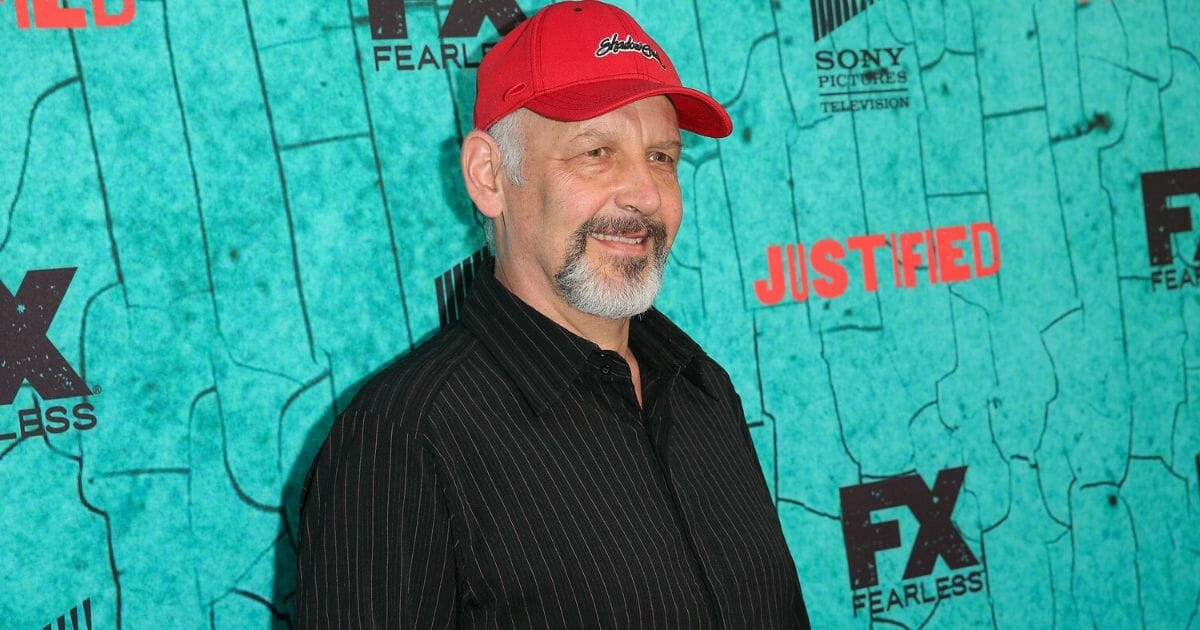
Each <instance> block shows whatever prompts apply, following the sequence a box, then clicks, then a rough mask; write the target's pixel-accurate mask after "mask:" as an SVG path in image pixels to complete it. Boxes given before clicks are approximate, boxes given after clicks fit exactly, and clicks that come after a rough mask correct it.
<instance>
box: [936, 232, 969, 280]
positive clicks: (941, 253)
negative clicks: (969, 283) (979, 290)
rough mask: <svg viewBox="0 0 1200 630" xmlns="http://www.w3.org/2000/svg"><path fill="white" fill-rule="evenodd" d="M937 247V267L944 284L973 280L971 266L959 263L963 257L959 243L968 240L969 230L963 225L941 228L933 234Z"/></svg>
mask: <svg viewBox="0 0 1200 630" xmlns="http://www.w3.org/2000/svg"><path fill="white" fill-rule="evenodd" d="M933 237H934V243H935V244H936V245H937V267H938V273H940V274H941V276H942V282H959V281H960V280H970V279H971V266H970V265H966V264H963V263H960V262H958V261H959V259H961V258H962V256H963V250H962V247H961V246H959V245H957V244H956V243H958V242H959V241H963V240H966V238H967V228H966V226H963V225H954V226H950V227H940V228H938V229H937V230H935V231H934V233H933Z"/></svg>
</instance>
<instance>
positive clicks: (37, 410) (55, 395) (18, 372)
mask: <svg viewBox="0 0 1200 630" xmlns="http://www.w3.org/2000/svg"><path fill="white" fill-rule="evenodd" d="M74 277H75V267H65V268H61V269H38V270H34V271H30V272H28V273H26V274H25V278H24V279H23V280H22V281H21V284H20V286H19V287H17V291H16V293H13V292H12V291H10V290H9V289H8V286H7V285H5V284H4V283H3V282H2V281H0V406H3V405H12V404H13V401H14V400H15V399H16V397H17V392H18V390H20V388H21V385H22V383H25V382H27V381H28V383H29V385H30V387H32V388H33V391H34V392H35V394H36V395H34V396H33V401H32V403H31V404H30V406H29V407H28V408H24V409H19V410H17V413H16V419H15V420H16V423H15V424H16V426H15V427H13V425H11V424H10V423H9V422H8V421H6V420H4V419H3V416H0V443H3V442H5V441H8V440H17V439H25V438H30V437H37V436H42V435H45V434H57V433H64V432H66V431H68V430H70V429H75V430H77V431H87V430H89V429H92V428H94V427H95V426H96V415H95V412H96V409H95V407H94V406H93V405H92V403H91V402H89V401H87V400H83V401H77V402H71V401H67V402H63V403H58V404H50V405H45V404H44V403H46V402H50V401H56V402H57V401H60V400H64V399H70V398H80V397H86V396H89V395H91V394H94V393H99V388H95V390H94V391H93V389H89V388H88V387H87V385H86V384H84V382H83V378H82V377H80V376H79V372H77V371H76V370H75V368H74V367H72V366H71V364H70V363H69V362H68V361H67V359H66V357H64V356H63V354H62V352H60V351H59V349H58V348H57V347H56V346H55V345H54V344H53V343H52V342H51V341H50V338H49V337H48V336H47V332H48V331H49V330H50V324H51V322H52V321H53V320H54V316H55V315H56V314H57V313H58V308H59V306H61V305H62V301H63V297H64V296H66V293H67V288H68V287H70V286H71V280H72V279H73V278H74ZM39 397H41V400H39ZM12 428H15V429H16V430H15V431H14V430H9V429H12Z"/></svg>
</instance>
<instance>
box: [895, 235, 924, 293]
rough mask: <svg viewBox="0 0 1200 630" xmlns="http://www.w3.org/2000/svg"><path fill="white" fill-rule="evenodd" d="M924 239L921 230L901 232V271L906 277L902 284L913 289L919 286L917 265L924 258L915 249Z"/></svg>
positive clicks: (919, 264)
mask: <svg viewBox="0 0 1200 630" xmlns="http://www.w3.org/2000/svg"><path fill="white" fill-rule="evenodd" d="M923 241H924V238H922V235H921V233H920V232H903V233H901V234H900V271H901V274H902V275H903V276H904V279H903V281H902V283H901V285H900V286H902V287H904V288H906V289H911V288H913V287H915V286H917V267H920V266H921V264H922V263H923V262H924V260H923V259H922V258H921V254H920V253H919V252H918V251H917V250H916V249H915V248H916V246H917V245H920V244H921V243H922V242H923Z"/></svg>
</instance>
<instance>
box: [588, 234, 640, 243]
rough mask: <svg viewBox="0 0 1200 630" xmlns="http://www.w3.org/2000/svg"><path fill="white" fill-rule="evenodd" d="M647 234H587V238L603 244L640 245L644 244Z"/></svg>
mask: <svg viewBox="0 0 1200 630" xmlns="http://www.w3.org/2000/svg"><path fill="white" fill-rule="evenodd" d="M648 236H649V235H648V234H646V233H645V232H637V233H624V234H611V233H608V232H588V237H590V238H594V239H596V240H597V241H601V242H604V243H613V244H620V245H641V244H642V243H645V242H646V239H647V238H648Z"/></svg>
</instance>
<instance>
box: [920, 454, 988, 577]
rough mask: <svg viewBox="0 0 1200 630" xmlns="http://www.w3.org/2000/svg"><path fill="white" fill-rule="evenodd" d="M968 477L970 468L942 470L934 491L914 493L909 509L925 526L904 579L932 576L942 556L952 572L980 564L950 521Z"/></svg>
mask: <svg viewBox="0 0 1200 630" xmlns="http://www.w3.org/2000/svg"><path fill="white" fill-rule="evenodd" d="M966 476H967V467H966V466H960V467H958V468H948V469H946V470H942V471H939V472H938V475H937V479H936V480H934V482H933V489H932V491H926V492H914V493H913V495H912V497H911V500H910V501H908V507H909V508H910V509H911V510H912V513H913V516H915V517H917V522H918V523H919V524H920V526H921V527H920V529H918V530H917V540H916V542H914V543H913V550H912V555H910V556H909V557H908V565H907V566H906V567H905V568H904V579H906V580H907V579H910V578H914V577H919V576H922V575H929V574H930V573H932V572H933V565H934V563H935V562H937V559H938V556H941V557H942V558H943V559H944V560H945V561H946V564H947V565H949V566H950V568H951V569H963V568H966V567H969V566H974V565H976V564H979V560H978V559H976V558H975V554H973V553H971V550H970V549H969V548H968V547H967V542H966V541H965V540H963V537H962V534H961V533H959V531H958V528H957V527H955V526H954V521H952V520H951V519H950V515H951V514H952V513H953V512H954V505H955V504H956V503H958V494H959V491H961V490H962V485H963V480H964V479H965V478H966ZM902 478H903V477H901V479H902ZM912 479H915V480H916V481H917V484H918V486H919V487H920V489H921V490H924V489H925V488H924V484H923V483H921V481H920V479H918V478H917V477H916V476H915V475H914V476H913V477H912Z"/></svg>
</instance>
